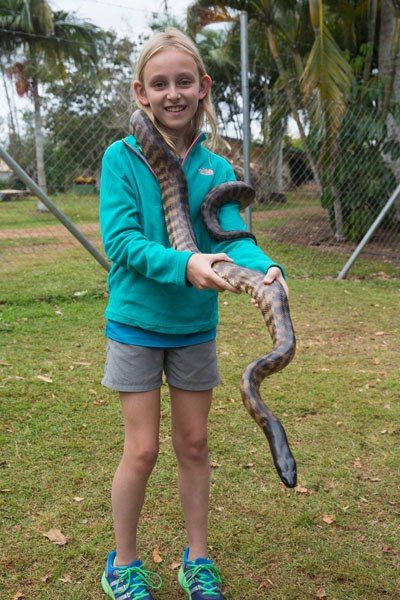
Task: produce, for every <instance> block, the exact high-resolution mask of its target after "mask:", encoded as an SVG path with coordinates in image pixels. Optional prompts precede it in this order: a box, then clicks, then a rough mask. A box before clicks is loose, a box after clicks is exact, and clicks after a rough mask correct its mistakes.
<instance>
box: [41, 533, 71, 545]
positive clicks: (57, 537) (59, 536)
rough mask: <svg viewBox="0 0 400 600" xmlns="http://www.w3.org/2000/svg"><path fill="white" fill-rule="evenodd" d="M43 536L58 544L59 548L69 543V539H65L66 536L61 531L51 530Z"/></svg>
mask: <svg viewBox="0 0 400 600" xmlns="http://www.w3.org/2000/svg"><path fill="white" fill-rule="evenodd" d="M43 535H44V537H46V538H47V539H49V540H50V541H51V542H54V544H57V545H58V546H64V545H65V544H66V543H67V538H66V537H65V535H64V534H63V533H61V531H60V530H59V529H50V530H49V531H47V532H46V533H44V534H43Z"/></svg>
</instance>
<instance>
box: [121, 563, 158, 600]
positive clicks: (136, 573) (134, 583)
mask: <svg viewBox="0 0 400 600" xmlns="http://www.w3.org/2000/svg"><path fill="white" fill-rule="evenodd" d="M118 577H119V579H121V580H122V582H124V583H125V584H126V587H125V589H124V590H123V592H124V593H126V592H129V593H132V594H133V596H134V598H135V600H143V598H147V596H148V589H149V588H151V589H153V590H159V589H160V587H161V585H162V579H161V577H160V575H159V574H158V573H154V572H153V571H147V570H146V569H144V568H143V567H119V568H118Z"/></svg>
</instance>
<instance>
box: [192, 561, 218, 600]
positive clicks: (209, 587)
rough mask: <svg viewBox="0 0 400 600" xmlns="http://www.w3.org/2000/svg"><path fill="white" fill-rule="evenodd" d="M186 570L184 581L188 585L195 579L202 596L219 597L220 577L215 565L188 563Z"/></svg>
mask: <svg viewBox="0 0 400 600" xmlns="http://www.w3.org/2000/svg"><path fill="white" fill-rule="evenodd" d="M188 571H189V572H188V573H186V581H187V583H188V586H189V587H190V586H191V585H192V584H193V583H194V582H195V580H196V583H197V584H198V585H199V587H200V591H201V593H202V594H203V596H206V598H219V597H220V594H221V591H220V585H221V583H222V579H221V575H220V573H219V570H218V569H217V567H215V566H214V565H208V564H201V565H193V566H192V565H189V569H188Z"/></svg>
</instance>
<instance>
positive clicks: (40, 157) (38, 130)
mask: <svg viewBox="0 0 400 600" xmlns="http://www.w3.org/2000/svg"><path fill="white" fill-rule="evenodd" d="M32 95H33V103H34V107H35V148H36V168H37V177H38V185H39V187H40V188H41V189H42V190H43V192H44V193H45V194H47V183H46V171H45V162H44V137H43V126H42V116H41V114H40V97H39V87H38V81H37V79H36V76H34V77H33V78H32ZM37 207H38V210H40V211H41V212H45V211H47V210H48V208H47V207H46V206H45V205H44V204H43V202H40V201H39V202H38V205H37Z"/></svg>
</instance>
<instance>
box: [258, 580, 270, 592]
mask: <svg viewBox="0 0 400 600" xmlns="http://www.w3.org/2000/svg"><path fill="white" fill-rule="evenodd" d="M270 585H274V584H273V582H272V581H271V579H269V578H268V577H267V578H266V579H264V581H262V582H261V583H260V585H259V586H258V589H259V590H260V589H262V588H264V589H265V588H267V587H268V586H270Z"/></svg>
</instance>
